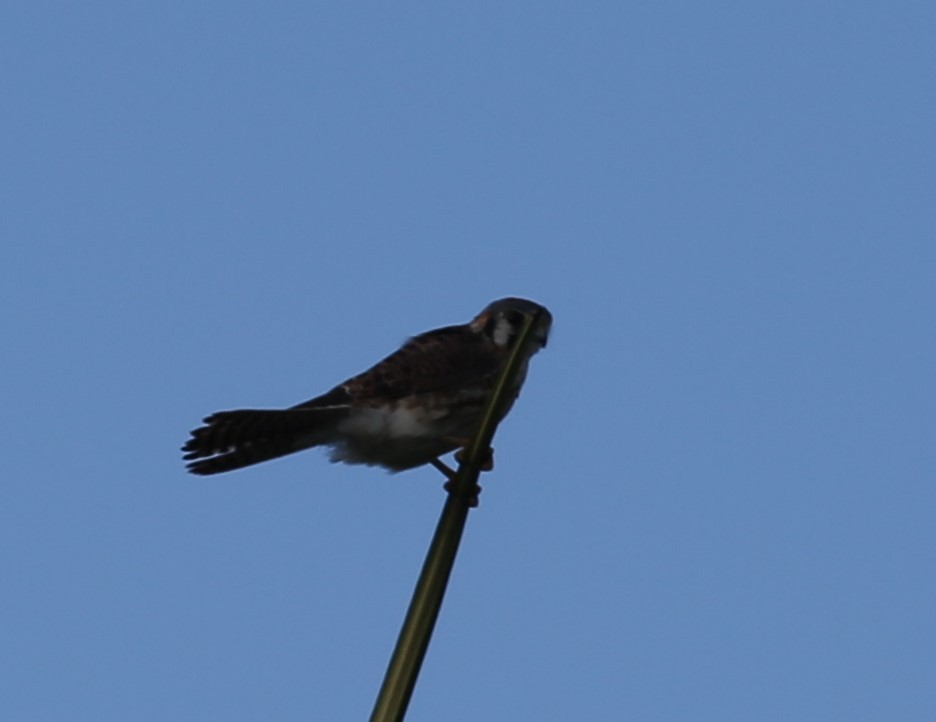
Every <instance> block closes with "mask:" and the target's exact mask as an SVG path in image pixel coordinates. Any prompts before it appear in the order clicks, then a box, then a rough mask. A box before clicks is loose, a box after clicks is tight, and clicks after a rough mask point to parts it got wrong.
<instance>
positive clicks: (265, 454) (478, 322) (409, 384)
mask: <svg viewBox="0 0 936 722" xmlns="http://www.w3.org/2000/svg"><path fill="white" fill-rule="evenodd" d="M531 316H532V317H534V321H533V323H534V328H533V331H532V340H531V342H530V343H528V344H527V347H526V351H525V357H524V358H523V359H522V364H521V370H520V373H519V374H518V376H517V381H516V382H515V385H514V387H513V388H512V389H511V390H510V391H509V393H508V402H507V403H505V404H504V408H503V409H502V411H501V416H500V418H503V417H504V416H506V414H507V413H508V411H509V410H510V408H511V407H512V406H513V403H514V401H515V400H516V398H517V396H518V395H519V393H520V388H521V386H522V385H523V382H524V380H525V378H526V373H527V366H528V364H529V361H530V358H532V356H533V355H534V354H536V353H537V352H538V351H539V350H540V349H542V348H544V347H545V346H546V342H547V340H548V336H549V332H550V329H551V326H552V315H551V314H550V312H549V311H548V310H547V309H546V308H545V307H543V306H541V305H539V304H538V303H535V302H533V301H529V300H527V299H523V298H502V299H500V300H497V301H494V302H493V303H490V304H488V305H487V306H486V307H485V308H484V309H483V310H482V311H481V312H480V313H479V314H478V315H477V316H475V317H474V318H473V319H472V320H471V321H469V322H468V323H465V324H459V325H453V326H445V327H442V328H437V329H434V330H432V331H427V332H425V333H422V334H419V335H418V336H414V337H412V338H410V339H409V340H408V341H407V342H405V343H404V344H403V345H402V346H401V347H400V348H399V349H398V350H397V351H395V352H393V353H392V354H390V355H389V356H387V357H386V358H384V359H383V360H381V361H379V362H378V363H376V364H375V365H374V366H372V367H371V368H369V369H367V370H366V371H364V372H362V373H360V374H358V375H356V376H352V377H351V378H349V379H348V380H346V381H344V382H342V383H340V384H338V385H337V386H335V387H334V388H332V389H331V390H330V391H328V392H326V393H324V394H322V395H320V396H316V397H315V398H313V399H310V400H308V401H305V402H303V403H300V404H296V405H295V406H291V407H288V408H284V409H235V410H231V411H218V412H216V413H213V414H211V415H210V416H207V417H205V418H204V419H203V424H204V425H203V426H200V427H198V428H196V429H194V430H193V431H192V432H191V436H190V438H189V439H188V441H187V442H186V443H185V445H184V446H183V447H182V451H183V452H184V455H183V459H184V460H185V461H187V462H188V464H187V468H188V471H190V472H191V473H193V474H198V475H202V476H205V475H210V474H219V473H222V472H227V471H233V470H235V469H241V468H243V467H247V466H252V465H254V464H259V463H261V462H264V461H268V460H271V459H276V458H279V457H282V456H286V455H288V454H293V453H295V452H298V451H303V450H305V449H310V448H314V447H318V446H322V447H327V448H328V449H329V458H330V460H331V461H332V462H343V463H346V464H364V465H368V466H377V467H382V468H384V469H386V470H388V471H390V472H392V473H394V472H398V471H403V470H406V469H412V468H415V467H418V466H422V465H424V464H432V465H434V466H436V468H438V469H440V471H443V473H446V471H445V470H446V469H447V468H448V467H446V466H445V464H444V463H442V462H441V461H439V457H440V456H443V455H445V454H447V453H449V452H452V451H456V450H459V449H461V448H463V447H465V446H466V445H467V443H468V442H469V440H470V438H471V436H472V434H474V432H475V431H476V429H477V427H478V425H479V423H480V420H481V415H482V414H483V412H484V408H485V405H486V403H487V401H488V398H489V396H490V394H491V392H492V390H493V387H494V383H495V382H496V379H497V376H498V374H499V371H500V369H501V367H502V365H503V364H504V362H505V360H506V359H507V357H508V356H509V354H510V352H511V350H512V348H513V344H514V341H515V340H516V339H517V336H518V334H519V333H520V331H521V329H522V328H523V327H524V324H525V322H526V319H527V318H529V317H531ZM456 459H458V456H457V455H456ZM449 471H451V470H449Z"/></svg>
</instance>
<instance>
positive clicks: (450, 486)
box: [442, 479, 481, 509]
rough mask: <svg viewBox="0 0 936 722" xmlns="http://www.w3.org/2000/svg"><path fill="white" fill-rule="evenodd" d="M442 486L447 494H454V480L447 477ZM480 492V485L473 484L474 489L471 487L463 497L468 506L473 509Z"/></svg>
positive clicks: (476, 504)
mask: <svg viewBox="0 0 936 722" xmlns="http://www.w3.org/2000/svg"><path fill="white" fill-rule="evenodd" d="M442 488H443V489H445V490H446V491H447V492H448V493H449V494H454V493H455V480H454V479H449V480H448V481H446V482H445V483H444V484H443V485H442ZM480 493H481V487H480V486H478V485H477V484H475V485H474V489H472V490H471V492H470V493H469V494H468V496H466V497H465V502H466V503H467V504H468V506H469V507H470V508H472V509H474V508H476V507H477V506H478V495H479V494H480Z"/></svg>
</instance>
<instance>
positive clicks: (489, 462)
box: [429, 437, 494, 508]
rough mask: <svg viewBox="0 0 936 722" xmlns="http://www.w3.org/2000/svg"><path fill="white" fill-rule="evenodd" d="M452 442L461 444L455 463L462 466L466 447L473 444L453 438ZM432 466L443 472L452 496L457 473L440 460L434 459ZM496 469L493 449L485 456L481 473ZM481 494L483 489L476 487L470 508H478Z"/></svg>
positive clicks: (446, 487)
mask: <svg viewBox="0 0 936 722" xmlns="http://www.w3.org/2000/svg"><path fill="white" fill-rule="evenodd" d="M448 440H449V441H451V442H454V443H457V444H460V445H461V446H462V448H461V449H458V450H457V451H456V452H455V461H457V462H458V463H459V464H461V463H462V462H463V461H464V459H465V447H466V446H467V445H468V444H469V443H470V442H471V440H470V439H462V438H455V437H453V438H451V439H448ZM429 463H430V464H432V466H434V467H435V468H436V469H438V470H439V471H440V472H442V475H443V476H444V477H445V478H446V482H445V484H444V488H445V490H446V491H447V492H449V493H450V494H451V493H452V492H454V491H455V477H456V476H457V472H456V471H455V470H454V469H452V468H451V467H449V466H448V465H446V464H445V463H444V462H442V461H441V460H440V459H432V460H431V461H430V462H429ZM493 468H494V451H493V450H492V449H488V450H487V455H486V456H485V459H484V461H483V462H482V463H481V471H490V470H491V469H493ZM480 493H481V487H480V486H479V485H478V484H475V485H474V489H472V491H471V495H470V496H469V497H468V499H467V501H468V506H470V507H472V508H474V507H476V506H478V495H479V494H480Z"/></svg>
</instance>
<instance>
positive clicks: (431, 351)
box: [293, 326, 503, 409]
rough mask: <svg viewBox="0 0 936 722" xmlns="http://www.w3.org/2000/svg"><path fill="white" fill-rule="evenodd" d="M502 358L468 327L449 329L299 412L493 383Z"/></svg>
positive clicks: (413, 343)
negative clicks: (471, 384)
mask: <svg viewBox="0 0 936 722" xmlns="http://www.w3.org/2000/svg"><path fill="white" fill-rule="evenodd" d="M502 355H503V354H502V353H500V352H499V350H498V349H496V348H495V347H493V345H488V344H485V342H484V340H483V339H482V338H480V337H479V336H478V335H477V334H476V333H474V332H473V331H471V330H470V329H469V328H468V327H467V326H446V327H445V328H440V329H436V330H434V331H428V332H426V333H424V334H420V335H419V336H415V337H413V338H411V339H410V340H409V341H407V342H406V343H405V344H404V345H403V346H402V347H401V348H400V349H399V350H397V351H395V352H394V353H392V354H390V355H389V356H387V357H386V358H385V359H383V360H382V361H380V362H379V363H377V364H375V365H374V366H372V367H371V368H369V369H368V370H367V371H364V372H363V373H361V374H358V375H357V376H354V377H352V378H350V379H348V380H347V381H345V382H344V383H342V384H339V385H338V386H336V387H335V388H334V389H332V390H331V391H329V392H328V393H327V394H323V395H322V396H317V397H316V398H314V399H311V400H309V401H306V402H304V403H302V404H298V405H297V406H294V407H293V408H294V409H312V408H333V407H341V406H345V407H346V406H348V405H350V404H354V403H365V404H366V403H370V402H375V401H381V400H390V399H399V398H403V397H405V396H413V395H416V394H423V393H429V392H433V391H444V390H447V389H452V388H456V387H459V386H462V385H464V384H470V383H476V382H479V381H482V380H484V379H492V380H493V378H494V377H495V376H496V374H497V372H498V370H499V369H500V365H501V362H502V360H503V359H502V358H501V357H502Z"/></svg>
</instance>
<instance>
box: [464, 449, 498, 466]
mask: <svg viewBox="0 0 936 722" xmlns="http://www.w3.org/2000/svg"><path fill="white" fill-rule="evenodd" d="M465 453H466V452H465V449H464V448H461V449H458V450H457V451H456V452H455V461H457V462H458V463H459V464H461V463H462V462H463V461H464V460H465ZM484 454H485V456H484V461H482V462H481V471H493V470H494V449H490V448H489V449H487V450H486V451H485V452H484Z"/></svg>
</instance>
